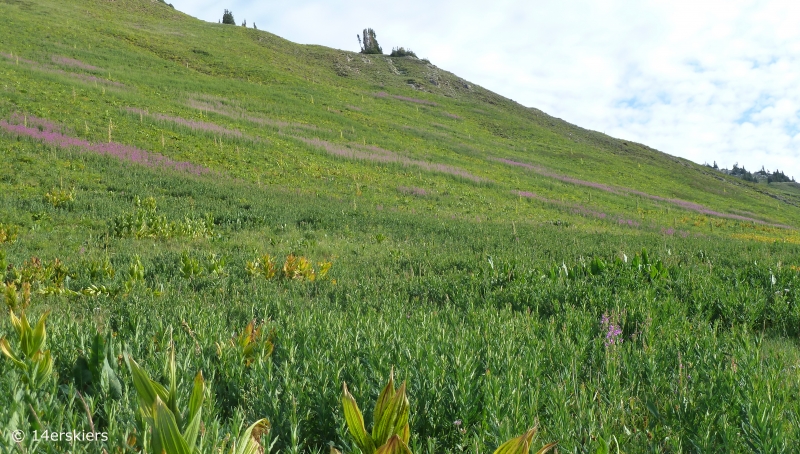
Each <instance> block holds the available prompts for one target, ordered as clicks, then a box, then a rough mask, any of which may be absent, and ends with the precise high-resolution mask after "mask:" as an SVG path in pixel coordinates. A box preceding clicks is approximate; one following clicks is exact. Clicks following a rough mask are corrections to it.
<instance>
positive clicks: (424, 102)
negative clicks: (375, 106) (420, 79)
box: [375, 91, 439, 106]
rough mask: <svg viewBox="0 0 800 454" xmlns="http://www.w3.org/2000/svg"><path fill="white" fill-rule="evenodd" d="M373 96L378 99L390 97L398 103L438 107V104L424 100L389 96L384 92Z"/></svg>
mask: <svg viewBox="0 0 800 454" xmlns="http://www.w3.org/2000/svg"><path fill="white" fill-rule="evenodd" d="M375 96H376V97H378V98H386V97H392V98H394V99H399V100H400V101H408V102H413V103H416V104H425V105H428V106H438V105H439V104H436V103H435V102H433V101H426V100H424V99H417V98H409V97H408V96H400V95H390V94H389V93H386V92H385V91H381V92H378V93H375Z"/></svg>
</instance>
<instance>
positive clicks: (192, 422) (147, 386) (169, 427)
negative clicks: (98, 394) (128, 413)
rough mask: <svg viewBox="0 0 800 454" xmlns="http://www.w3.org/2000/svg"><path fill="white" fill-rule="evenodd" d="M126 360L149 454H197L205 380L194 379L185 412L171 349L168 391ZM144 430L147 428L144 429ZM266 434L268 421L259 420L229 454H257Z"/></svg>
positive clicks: (129, 359) (196, 377)
mask: <svg viewBox="0 0 800 454" xmlns="http://www.w3.org/2000/svg"><path fill="white" fill-rule="evenodd" d="M125 360H126V362H127V364H128V368H129V370H130V372H131V375H132V377H133V385H134V388H135V389H136V393H137V394H138V396H139V412H140V415H141V416H142V418H143V419H144V421H145V423H146V424H147V426H148V427H149V428H150V429H151V437H150V443H149V444H150V446H149V452H151V453H153V454H162V453H166V454H192V453H198V454H199V453H200V451H199V448H198V446H197V439H198V436H199V434H200V430H201V424H202V416H201V415H202V406H203V401H204V399H205V386H206V385H205V380H204V379H203V374H202V372H198V373H197V375H196V376H195V379H194V382H193V386H192V392H191V395H190V396H189V400H188V405H187V407H186V409H185V411H181V410H180V408H181V404H180V402H179V399H178V385H177V381H178V380H177V367H176V363H175V348H174V346H172V347H171V348H170V352H169V356H168V359H167V364H166V367H167V379H168V380H169V385H168V386H169V388H166V387H164V386H163V385H162V384H160V383H158V382H157V381H155V380H153V379H151V378H150V376H149V375H148V374H147V372H146V371H145V370H144V369H142V368H141V367H140V366H139V364H137V363H136V361H134V360H133V358H131V357H130V356H129V355H127V354H126V355H125ZM144 429H145V430H146V428H144ZM268 431H269V421H268V420H267V419H260V420H258V421H256V422H255V423H253V424H252V425H251V426H249V427H248V428H247V429H246V430H245V431H244V432H243V433H242V434H241V435H240V436H239V438H238V439H237V440H236V441H234V443H233V444H232V446H231V448H230V450H229V451H228V452H229V454H256V453H258V452H262V451H261V449H262V447H261V442H260V439H261V435H262V434H265V433H266V432H268Z"/></svg>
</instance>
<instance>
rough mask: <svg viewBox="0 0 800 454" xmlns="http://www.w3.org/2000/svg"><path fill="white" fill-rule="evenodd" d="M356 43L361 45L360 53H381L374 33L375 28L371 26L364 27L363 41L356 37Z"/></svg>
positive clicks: (381, 50)
mask: <svg viewBox="0 0 800 454" xmlns="http://www.w3.org/2000/svg"><path fill="white" fill-rule="evenodd" d="M356 37H358V35H356ZM358 44H360V45H361V53H362V54H383V49H381V46H380V45H379V44H378V39H377V37H376V35H375V30H373V29H371V28H365V29H364V41H363V42H362V41H361V38H360V37H358Z"/></svg>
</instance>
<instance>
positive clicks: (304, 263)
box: [282, 254, 317, 281]
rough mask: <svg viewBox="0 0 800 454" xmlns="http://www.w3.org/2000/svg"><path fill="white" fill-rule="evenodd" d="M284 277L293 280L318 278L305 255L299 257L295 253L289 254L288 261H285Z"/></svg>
mask: <svg viewBox="0 0 800 454" xmlns="http://www.w3.org/2000/svg"><path fill="white" fill-rule="evenodd" d="M282 271H283V277H284V278H286V279H292V280H298V281H302V280H307V281H313V280H315V279H316V278H317V275H316V272H314V268H313V267H312V266H311V262H309V261H308V259H307V258H305V257H302V256H301V257H297V256H295V255H294V254H289V256H287V257H286V261H285V262H283V268H282Z"/></svg>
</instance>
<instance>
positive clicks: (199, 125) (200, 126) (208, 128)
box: [125, 107, 244, 137]
mask: <svg viewBox="0 0 800 454" xmlns="http://www.w3.org/2000/svg"><path fill="white" fill-rule="evenodd" d="M125 110H127V111H128V112H131V113H135V114H139V115H147V116H148V117H150V118H155V119H156V120H162V121H169V122H172V123H175V124H179V125H182V126H186V127H187V128H189V129H193V130H195V131H205V132H215V133H217V134H225V135H228V136H234V137H243V136H244V134H242V132H241V131H237V130H235V129H228V128H224V127H222V126H220V125H217V124H214V123H208V122H205V121H197V120H187V119H185V118H181V117H173V116H170V115H164V114H159V113H149V112H146V111H144V110H142V109H137V108H135V107H126V108H125Z"/></svg>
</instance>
